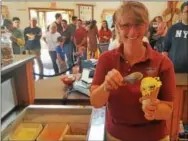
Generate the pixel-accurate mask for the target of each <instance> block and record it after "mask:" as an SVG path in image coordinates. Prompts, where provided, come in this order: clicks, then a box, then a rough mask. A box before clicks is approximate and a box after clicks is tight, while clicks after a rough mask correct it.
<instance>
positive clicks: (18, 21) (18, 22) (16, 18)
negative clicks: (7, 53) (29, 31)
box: [12, 17, 25, 54]
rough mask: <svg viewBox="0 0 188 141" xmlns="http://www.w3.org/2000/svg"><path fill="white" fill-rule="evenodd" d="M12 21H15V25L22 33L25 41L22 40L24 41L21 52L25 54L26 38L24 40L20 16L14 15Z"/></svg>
mask: <svg viewBox="0 0 188 141" xmlns="http://www.w3.org/2000/svg"><path fill="white" fill-rule="evenodd" d="M12 22H13V27H15V28H17V29H19V30H20V31H21V33H22V38H23V41H21V42H23V44H21V45H20V52H21V53H22V54H25V40H24V33H23V30H21V29H20V18H19V17H13V18H12Z"/></svg>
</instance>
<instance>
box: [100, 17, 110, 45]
mask: <svg viewBox="0 0 188 141" xmlns="http://www.w3.org/2000/svg"><path fill="white" fill-rule="evenodd" d="M111 38H112V32H111V30H110V29H109V27H108V23H107V21H106V20H104V21H103V22H102V26H101V29H100V31H99V43H110V39H111Z"/></svg>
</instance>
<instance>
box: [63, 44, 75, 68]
mask: <svg viewBox="0 0 188 141" xmlns="http://www.w3.org/2000/svg"><path fill="white" fill-rule="evenodd" d="M73 48H74V46H73V44H72V41H69V42H67V43H65V44H64V45H63V51H64V52H65V54H66V56H67V62H66V63H67V65H68V67H71V66H72V64H73V51H74V49H73Z"/></svg>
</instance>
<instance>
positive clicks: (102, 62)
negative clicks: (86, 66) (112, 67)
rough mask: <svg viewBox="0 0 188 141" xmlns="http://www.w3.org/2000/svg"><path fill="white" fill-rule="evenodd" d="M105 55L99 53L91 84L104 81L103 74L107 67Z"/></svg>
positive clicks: (105, 72) (104, 74)
mask: <svg viewBox="0 0 188 141" xmlns="http://www.w3.org/2000/svg"><path fill="white" fill-rule="evenodd" d="M107 60H108V59H107V56H106V55H103V54H102V55H101V56H100V58H99V61H98V63H97V67H96V70H95V74H94V79H93V82H92V85H98V86H99V85H101V84H102V83H103V82H104V79H105V76H106V74H107V72H108V69H107V66H108V64H107V62H108V61H107Z"/></svg>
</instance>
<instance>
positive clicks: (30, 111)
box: [2, 105, 105, 141]
mask: <svg viewBox="0 0 188 141" xmlns="http://www.w3.org/2000/svg"><path fill="white" fill-rule="evenodd" d="M53 114H54V116H55V115H56V116H55V117H57V118H55V119H53V120H55V121H56V122H58V120H59V119H60V120H61V119H63V118H64V117H65V115H68V116H70V117H74V115H76V116H78V117H79V116H81V117H86V119H87V117H89V121H88V125H89V126H88V132H87V135H86V136H87V140H88V141H93V140H96V141H97V140H98V141H103V140H104V138H105V107H103V108H99V109H95V108H93V107H91V106H64V105H30V106H28V107H26V108H25V109H24V110H23V111H22V112H21V113H20V114H19V115H18V117H17V118H16V119H15V120H14V121H13V122H11V123H10V124H9V125H8V126H7V127H5V129H3V130H2V139H3V141H4V139H5V140H6V139H7V138H8V136H9V135H10V134H11V133H12V132H13V131H14V130H15V129H16V127H17V126H18V125H19V124H20V123H21V122H28V121H30V122H37V120H36V119H39V117H40V119H43V118H44V117H45V116H46V115H48V116H49V115H50V116H53ZM57 115H58V116H57ZM62 115H64V116H62ZM32 117H34V118H35V119H34V120H31V119H32ZM74 119H76V118H75V117H74ZM63 120H64V119H63ZM66 120H68V119H66ZM78 120H79V119H78ZM76 121H77V119H76ZM44 122H45V121H44ZM83 122H86V121H84V120H83ZM75 123H76V122H75Z"/></svg>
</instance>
